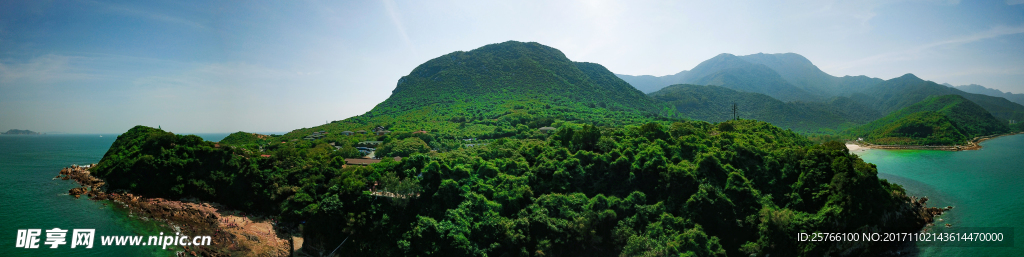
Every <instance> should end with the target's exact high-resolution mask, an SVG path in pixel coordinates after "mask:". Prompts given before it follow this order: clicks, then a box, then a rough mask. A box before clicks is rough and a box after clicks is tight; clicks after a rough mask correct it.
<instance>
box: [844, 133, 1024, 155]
mask: <svg viewBox="0 0 1024 257" xmlns="http://www.w3.org/2000/svg"><path fill="white" fill-rule="evenodd" d="M1019 134H1024V132H1015V133H1006V134H999V135H990V136H981V137H975V138H973V139H971V141H968V142H967V144H966V145H876V144H872V143H868V142H864V141H849V142H846V143H847V144H854V145H858V146H860V147H864V148H870V149H888V150H940V151H969V150H978V149H981V142H984V141H985V140H989V139H993V138H997V137H1002V136H1012V135H1019Z"/></svg>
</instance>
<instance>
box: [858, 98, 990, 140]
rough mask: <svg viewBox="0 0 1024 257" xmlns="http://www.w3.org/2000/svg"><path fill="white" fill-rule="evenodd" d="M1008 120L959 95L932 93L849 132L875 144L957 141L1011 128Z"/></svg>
mask: <svg viewBox="0 0 1024 257" xmlns="http://www.w3.org/2000/svg"><path fill="white" fill-rule="evenodd" d="M1009 131H1010V128H1009V127H1008V126H1007V124H1006V123H1004V122H1002V121H1000V120H998V119H996V118H995V117H993V116H992V115H991V114H989V112H988V111H986V110H985V109H983V108H981V106H979V105H977V104H975V103H974V102H971V101H970V100H967V99H966V98H964V97H962V96H959V95H943V96H929V97H928V98H925V99H924V100H922V101H920V102H918V103H915V104H913V105H911V106H908V107H905V108H903V109H900V110H898V111H895V112H892V113H890V114H889V115H886V116H885V117H883V118H881V119H878V120H876V121H873V122H871V123H869V124H866V125H864V126H862V127H859V128H855V129H852V130H851V131H849V132H848V134H850V135H852V136H856V137H864V138H865V140H867V141H868V142H871V143H876V144H906V145H954V144H964V143H965V142H966V141H967V140H969V139H971V138H974V137H976V136H985V135H993V134H1000V133H1006V132H1009Z"/></svg>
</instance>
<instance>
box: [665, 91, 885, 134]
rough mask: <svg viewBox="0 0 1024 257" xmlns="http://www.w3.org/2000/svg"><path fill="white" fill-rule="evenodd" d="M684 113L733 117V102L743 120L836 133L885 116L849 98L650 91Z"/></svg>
mask: <svg viewBox="0 0 1024 257" xmlns="http://www.w3.org/2000/svg"><path fill="white" fill-rule="evenodd" d="M650 95H651V96H652V97H654V99H657V100H660V101H664V102H667V103H669V104H672V105H673V106H675V107H676V110H677V111H679V112H680V113H681V114H683V115H685V116H687V117H690V118H694V119H698V120H703V121H708V122H722V121H726V120H730V119H733V113H732V105H733V104H736V107H737V115H738V116H739V118H742V119H755V120H762V121H767V122H770V123H772V124H774V125H776V126H779V127H782V128H787V129H792V130H795V131H799V132H805V133H828V134H832V133H836V132H838V131H842V130H845V129H847V128H852V127H854V126H857V125H860V124H865V123H868V122H870V121H872V120H874V119H877V118H878V117H880V116H881V115H879V114H878V112H876V111H874V110H872V109H871V108H868V107H865V106H861V105H860V104H857V103H855V102H852V101H850V100H849V99H847V98H841V97H837V98H834V99H833V100H831V101H828V102H824V103H820V102H788V103H786V102H782V101H780V100H777V99H775V98H772V97H769V96H767V95H763V94H758V93H748V92H739V91H736V90H732V89H728V88H724V87H719V86H697V85H673V86H669V87H666V88H663V89H661V90H659V91H658V92H654V93H651V94H650Z"/></svg>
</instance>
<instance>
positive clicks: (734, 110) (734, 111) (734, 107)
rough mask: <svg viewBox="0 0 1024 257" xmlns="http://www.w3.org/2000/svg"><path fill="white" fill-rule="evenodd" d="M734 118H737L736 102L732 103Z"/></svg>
mask: <svg viewBox="0 0 1024 257" xmlns="http://www.w3.org/2000/svg"><path fill="white" fill-rule="evenodd" d="M732 119H733V120H736V103H732Z"/></svg>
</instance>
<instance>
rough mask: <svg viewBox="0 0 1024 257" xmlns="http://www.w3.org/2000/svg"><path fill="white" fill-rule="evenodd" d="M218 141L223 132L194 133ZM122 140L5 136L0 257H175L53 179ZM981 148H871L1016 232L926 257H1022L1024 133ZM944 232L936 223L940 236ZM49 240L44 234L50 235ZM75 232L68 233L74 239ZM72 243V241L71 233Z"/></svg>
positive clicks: (145, 226)
mask: <svg viewBox="0 0 1024 257" xmlns="http://www.w3.org/2000/svg"><path fill="white" fill-rule="evenodd" d="M197 135H198V136H200V137H203V138H204V139H206V140H210V141H219V140H220V139H222V138H224V137H225V136H227V135H228V134H227V133H222V134H197ZM116 137H117V135H40V136H9V135H0V199H2V200H0V256H68V255H74V256H173V255H174V253H175V251H176V250H172V249H170V248H168V250H164V249H161V247H159V246H102V245H100V241H99V240H100V236H107V235H110V236H112V235H142V236H151V235H159V233H160V232H164V233H173V231H172V230H171V228H167V227H163V226H161V224H160V223H159V222H154V221H143V220H140V219H138V218H134V217H132V216H131V214H130V213H127V212H126V211H124V210H122V209H120V208H119V207H114V206H111V205H105V204H104V202H97V201H91V200H88V199H86V198H80V199H75V198H74V197H71V196H68V195H67V192H68V190H69V189H71V188H73V187H76V186H77V184H76V183H75V182H74V181H70V180H68V181H64V180H52V178H53V177H54V176H56V175H57V173H58V172H59V171H60V169H61V168H63V167H67V166H69V165H71V164H90V163H96V162H98V161H99V160H100V158H102V157H103V154H104V153H106V151H107V149H108V148H109V147H110V145H111V144H112V143H113V142H114V139H116ZM982 146H983V148H982V149H981V150H977V151H964V152H945V151H921V150H865V151H856V152H854V153H855V154H857V155H860V156H861V158H863V159H864V160H865V161H868V162H870V163H874V164H876V165H878V171H879V177H881V178H884V179H887V180H889V181H890V182H895V183H899V184H901V185H903V186H904V187H905V188H906V189H907V192H908V193H909V194H911V195H915V196H927V197H928V198H929V201H928V205H929V206H938V207H944V206H954V207H955V208H954V209H953V210H952V211H949V212H947V213H946V214H944V215H942V216H940V218H942V219H943V221H941V222H937V223H940V224H945V223H950V224H951V225H953V226H955V227H1015V229H1016V232H1015V233H1016V236H1015V242H1014V247H920V248H918V251H919V252H918V254H919V256H1024V240H1022V239H1024V235H1021V233H1022V232H1024V135H1016V136H1008V137H1000V138H996V139H992V140H988V141H985V142H983V143H982ZM34 228H39V229H43V230H46V229H52V228H60V229H67V230H69V231H70V230H72V229H76V228H78V229H89V228H93V229H96V239H95V240H96V241H95V243H94V246H93V248H92V249H80V248H76V249H71V248H70V246H69V245H61V246H60V247H58V248H57V249H50V248H48V247H49V245H45V244H42V242H43V241H45V235H44V236H43V237H41V238H40V239H41V241H40V248H38V249H23V248H15V247H14V246H15V241H16V237H17V230H18V229H34ZM942 229H944V228H942V227H936V228H934V230H935V231H936V232H941V230H942ZM44 234H45V233H44ZM69 234H70V233H69ZM68 243H70V237H68Z"/></svg>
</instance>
